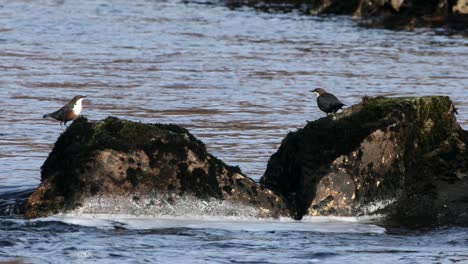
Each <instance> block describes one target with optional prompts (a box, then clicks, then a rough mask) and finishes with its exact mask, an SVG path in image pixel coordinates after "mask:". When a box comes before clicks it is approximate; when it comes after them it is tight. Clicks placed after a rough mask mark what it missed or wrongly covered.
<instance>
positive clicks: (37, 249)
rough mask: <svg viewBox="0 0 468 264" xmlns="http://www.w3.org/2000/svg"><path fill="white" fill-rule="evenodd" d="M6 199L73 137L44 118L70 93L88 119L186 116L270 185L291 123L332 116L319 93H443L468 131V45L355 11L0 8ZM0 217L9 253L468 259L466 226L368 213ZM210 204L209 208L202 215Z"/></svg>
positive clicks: (0, 154)
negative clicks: (320, 105) (394, 223)
mask: <svg viewBox="0 0 468 264" xmlns="http://www.w3.org/2000/svg"><path fill="white" fill-rule="evenodd" d="M0 72H1V73H0V196H1V197H2V199H7V198H8V197H10V198H11V199H13V200H14V199H15V198H18V197H21V196H25V195H27V193H28V191H27V190H30V189H32V188H34V187H36V186H37V185H38V183H39V181H40V166H41V164H42V163H43V162H44V160H45V158H46V157H47V155H48V153H49V151H50V150H51V148H52V146H53V143H54V142H55V140H56V138H57V137H58V136H59V135H60V133H61V132H62V130H61V128H60V126H59V124H58V123H57V122H54V121H52V120H47V119H42V115H43V114H45V113H48V112H51V111H54V110H56V109H58V108H59V107H61V105H62V104H64V103H65V102H67V101H68V100H70V99H71V97H73V96H74V95H77V94H83V95H87V96H88V98H87V99H86V100H85V101H84V110H83V114H84V115H86V116H87V117H88V118H90V119H92V120H99V119H102V118H105V117H106V116H108V115H113V116H118V117H122V118H127V119H131V120H138V121H142V122H161V123H175V124H179V125H182V126H184V127H186V128H188V129H189V130H190V131H191V132H192V133H193V134H194V135H195V136H196V137H198V138H199V139H201V140H202V141H204V142H205V143H206V145H207V148H208V150H209V151H210V152H211V153H212V154H214V155H216V156H218V157H219V158H221V159H222V160H224V161H225V162H227V163H228V164H231V165H239V166H240V167H241V169H242V170H243V172H244V173H246V174H247V175H249V176H251V177H252V178H254V179H259V178H260V177H261V175H262V173H263V171H264V170H265V166H266V163H267V160H268V158H269V156H270V155H271V154H273V153H274V152H275V150H276V149H277V147H278V146H279V144H280V142H281V139H282V138H283V137H284V136H285V134H286V133H287V132H288V131H291V130H295V129H297V128H299V127H302V126H304V125H305V123H306V120H313V119H316V118H319V117H321V116H323V113H321V112H320V111H318V109H317V107H316V103H315V97H314V96H313V94H312V93H310V92H309V90H311V89H312V88H316V87H325V88H326V89H327V90H328V91H330V92H332V93H334V94H335V95H337V96H338V97H339V98H340V99H341V100H342V101H343V102H345V103H346V104H347V105H351V104H354V103H357V102H359V101H360V100H361V97H362V96H364V95H370V96H376V95H385V96H422V95H447V96H450V97H451V98H452V100H453V101H454V102H455V104H456V106H457V108H458V112H459V115H458V120H459V122H460V123H461V125H462V126H463V127H464V128H465V129H467V128H468V40H467V39H466V38H463V37H462V36H458V35H442V34H437V32H434V31H427V30H419V31H415V32H395V31H387V30H372V29H362V28H359V27H357V26H356V24H355V23H354V22H353V21H352V20H351V19H350V18H348V17H334V18H332V17H324V18H318V17H311V16H301V15H298V14H294V13H289V14H269V13H258V12H256V11H254V10H251V9H241V10H230V9H228V8H226V7H223V6H218V5H204V4H196V3H183V2H180V1H175V0H168V1H143V0H135V1H129V0H116V1H110V0H108V1H107V0H86V1H65V0H55V1H52V0H51V1H45V0H38V1H19V0H18V1H0ZM201 206H202V207H203V206H206V205H200V204H197V205H195V204H194V205H193V207H194V208H195V211H194V212H195V213H194V214H192V215H188V216H185V217H184V216H180V215H172V216H171V215H169V216H167V215H165V216H162V215H158V212H153V214H152V215H101V214H98V215H93V214H79V213H76V214H69V215H59V216H54V217H51V218H47V219H40V220H35V221H29V220H23V219H21V218H18V217H15V216H10V217H2V218H0V262H1V261H12V262H14V263H23V262H25V263H30V262H33V263H88V262H99V263H115V262H119V263H120V262H132V263H139V262H148V263H153V262H154V263H156V262H158V263H165V262H171V263H219V262H221V263H264V262H269V263H315V262H326V263H363V262H371V263H395V262H402V263H452V262H453V263H455V262H458V263H468V229H466V228H465V229H464V228H441V229H437V230H426V231H422V230H419V231H409V230H399V229H384V228H382V227H379V226H377V225H375V224H372V223H369V222H368V221H367V220H368V219H356V218H320V217H319V218H316V217H311V218H307V219H304V220H302V221H298V222H297V221H292V220H288V219H276V220H275V219H263V220H262V219H255V218H251V217H250V216H248V214H246V215H245V216H242V214H241V215H240V216H239V215H236V216H232V215H231V216H229V215H223V213H222V210H221V212H219V210H218V211H217V212H218V213H217V214H215V215H205V214H204V213H203V212H205V211H204V210H202V209H200V207H201ZM197 212H199V214H197Z"/></svg>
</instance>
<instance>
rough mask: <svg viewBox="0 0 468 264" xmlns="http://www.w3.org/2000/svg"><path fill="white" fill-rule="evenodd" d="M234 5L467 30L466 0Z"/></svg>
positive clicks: (244, 1)
mask: <svg viewBox="0 0 468 264" xmlns="http://www.w3.org/2000/svg"><path fill="white" fill-rule="evenodd" d="M223 2H224V3H225V4H227V5H228V6H231V7H239V6H243V5H247V6H252V7H255V8H258V9H261V10H264V11H292V10H299V11H300V12H301V13H304V14H312V15H330V14H335V15H352V16H353V17H354V18H355V19H357V20H358V21H359V22H360V24H361V25H363V26H367V27H383V28H390V29H412V28H415V27H446V28H450V29H454V30H457V31H462V32H464V33H468V32H467V30H468V28H467V25H468V2H467V0H453V1H448V0H434V1H423V0H313V1H304V0H225V1H223Z"/></svg>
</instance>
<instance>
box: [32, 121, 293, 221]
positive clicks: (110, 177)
mask: <svg viewBox="0 0 468 264" xmlns="http://www.w3.org/2000/svg"><path fill="white" fill-rule="evenodd" d="M41 181H42V182H41V184H40V186H39V187H38V188H37V190H36V191H35V192H34V193H33V194H32V195H31V196H30V197H29V199H28V200H27V201H26V203H25V205H24V215H25V216H26V217H28V218H33V217H42V216H48V215H51V214H56V213H60V212H70V211H71V210H79V208H80V207H81V206H83V205H86V208H91V207H93V208H97V210H98V213H106V210H109V211H108V212H107V213H113V212H114V209H115V208H120V207H119V206H118V203H119V202H118V201H129V200H130V201H135V203H134V205H135V206H142V205H143V204H144V206H147V207H151V208H152V210H153V211H152V212H153V213H155V212H156V211H157V210H158V204H161V205H164V208H166V209H167V208H168V207H170V208H173V207H177V204H178V201H179V200H180V201H182V202H183V203H184V204H187V199H189V200H190V199H194V200H195V199H198V200H199V201H200V202H202V203H203V201H208V202H209V204H214V205H216V204H218V203H216V202H213V201H214V200H220V201H224V204H229V205H230V208H241V207H240V206H233V204H242V205H243V206H244V207H245V210H249V215H252V212H253V211H255V212H257V216H265V217H277V216H279V215H282V214H286V213H287V207H286V204H285V203H284V202H283V200H282V198H281V197H280V196H278V195H275V194H274V193H273V192H272V191H270V190H268V189H265V188H264V187H263V186H261V185H259V184H257V183H256V182H255V181H253V180H252V179H250V178H248V177H246V176H245V175H243V174H242V173H241V171H240V169H239V168H238V167H231V166H228V165H226V164H224V163H223V162H222V161H220V160H219V159H217V158H216V157H214V156H213V155H211V154H209V153H208V152H207V151H206V148H205V145H204V144H203V143H202V142H201V141H199V140H197V139H196V138H195V137H194V136H192V135H191V134H190V133H189V132H188V131H187V130H186V129H184V128H181V127H179V126H176V125H162V124H142V123H137V122H131V121H125V120H120V119H117V118H115V117H109V118H107V119H105V120H103V121H101V122H90V121H88V120H87V119H86V118H79V119H77V120H76V121H75V122H74V123H73V124H72V125H70V127H69V128H68V129H67V130H66V131H65V132H64V133H63V134H62V135H61V136H60V137H59V139H58V140H57V142H56V144H55V146H54V149H53V150H52V152H51V153H50V154H49V157H48V158H47V160H46V161H45V163H44V165H43V166H42V176H41ZM187 197H189V198H187ZM96 201H98V202H96ZM103 201H105V202H103ZM113 201H114V202H113ZM143 201H144V202H143ZM106 205H110V206H107V207H106ZM130 207H131V206H130ZM106 208H107V209H106ZM122 208H124V206H123V207H122ZM161 208H162V207H161ZM166 209H164V210H166ZM99 210H100V211H99ZM233 210H234V209H233ZM212 211H213V210H212ZM140 212H143V213H144V211H140ZM119 213H122V212H119Z"/></svg>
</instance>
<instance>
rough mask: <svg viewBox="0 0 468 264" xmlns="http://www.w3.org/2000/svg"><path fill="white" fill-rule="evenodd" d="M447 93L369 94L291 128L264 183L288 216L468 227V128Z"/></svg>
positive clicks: (265, 175)
mask: <svg viewBox="0 0 468 264" xmlns="http://www.w3.org/2000/svg"><path fill="white" fill-rule="evenodd" d="M454 112H455V108H454V106H453V104H452V102H451V101H450V99H449V98H448V97H421V98H384V97H377V98H365V99H364V100H363V102H362V103H360V104H358V105H354V106H352V107H350V108H348V109H346V110H345V111H344V112H343V113H341V114H339V115H338V117H337V120H332V119H331V118H321V119H319V120H316V121H313V122H309V123H308V124H307V125H306V126H305V127H304V128H302V129H299V130H298V131H296V132H291V133H289V134H288V135H287V136H286V138H285V139H284V140H283V141H282V144H281V146H280V148H279V150H278V151H277V152H276V153H275V154H274V155H273V156H272V157H271V158H270V160H269V162H268V166H267V169H266V171H265V174H264V175H263V177H262V178H261V181H260V182H261V183H262V184H264V185H265V186H266V187H268V188H270V189H272V190H274V191H275V192H277V193H279V194H281V195H282V196H284V197H286V199H287V200H288V202H289V204H290V208H291V214H292V215H293V216H294V217H295V218H296V219H300V218H301V217H303V216H304V215H337V216H351V215H364V214H384V215H388V219H389V220H390V221H396V222H397V223H398V224H404V225H411V224H415V225H438V224H461V225H468V150H467V149H466V144H467V143H468V133H467V132H466V131H463V130H462V129H461V128H460V127H459V125H458V124H457V122H456V118H455V115H454Z"/></svg>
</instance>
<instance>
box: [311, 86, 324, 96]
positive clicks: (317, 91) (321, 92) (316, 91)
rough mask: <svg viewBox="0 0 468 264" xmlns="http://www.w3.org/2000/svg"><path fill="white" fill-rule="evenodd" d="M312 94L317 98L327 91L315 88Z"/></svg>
mask: <svg viewBox="0 0 468 264" xmlns="http://www.w3.org/2000/svg"><path fill="white" fill-rule="evenodd" d="M311 92H313V93H315V94H316V95H317V96H321V95H322V94H324V93H326V91H325V90H324V89H322V88H315V89H314V90H312V91H311Z"/></svg>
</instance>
